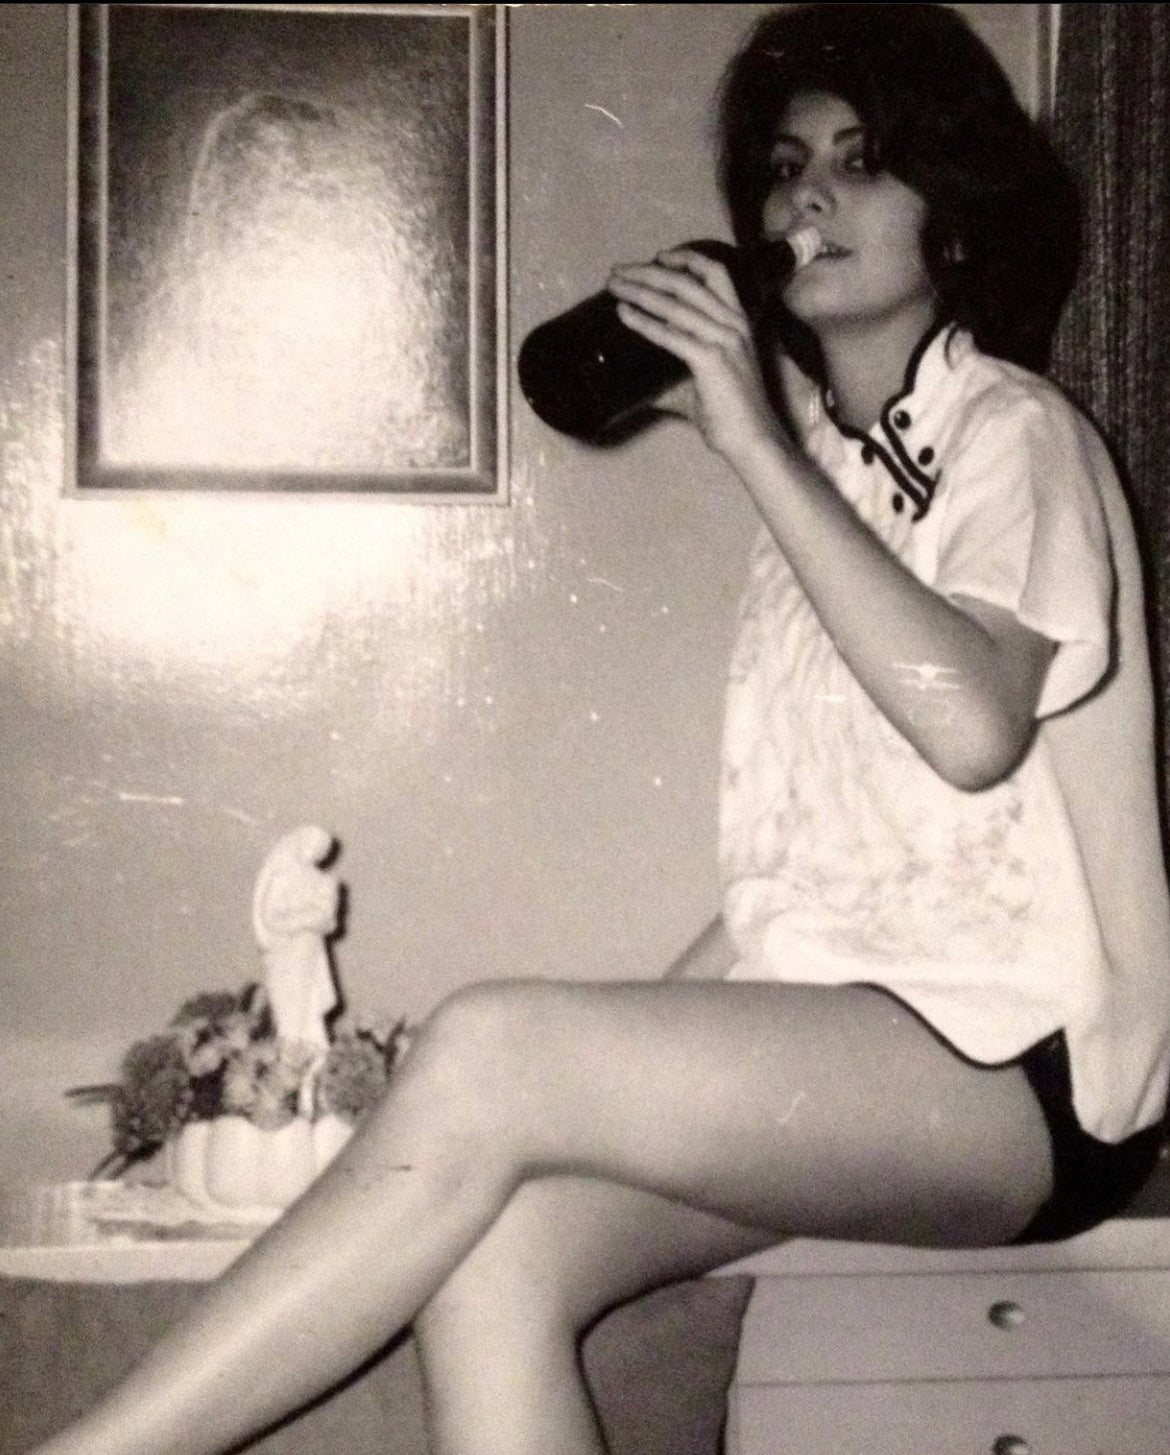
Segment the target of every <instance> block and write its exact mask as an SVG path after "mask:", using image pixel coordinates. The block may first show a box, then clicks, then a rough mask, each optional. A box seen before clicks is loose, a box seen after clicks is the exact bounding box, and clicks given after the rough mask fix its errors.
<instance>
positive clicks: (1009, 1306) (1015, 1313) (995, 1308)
mask: <svg viewBox="0 0 1170 1455" xmlns="http://www.w3.org/2000/svg"><path fill="white" fill-rule="evenodd" d="M987 1317H988V1318H989V1319H990V1320H991V1322H992V1323H993V1324H994V1325H995V1327H996V1328H997V1329H1018V1328H1019V1327H1020V1325H1021V1324H1022V1323H1023V1322H1024V1310H1023V1309H1022V1308H1021V1307H1020V1306H1019V1304H1018V1303H1013V1302H1012V1301H1011V1299H1010V1298H1005V1299H1004V1300H1002V1302H1000V1303H993V1304H992V1305H991V1307H990V1308H989V1309H988V1310H987ZM1005 1451H1006V1455H1014V1452H1012V1451H1010V1450H1007V1447H1006V1446H1005V1449H1004V1450H1003V1451H1001V1450H998V1449H997V1450H996V1455H1005Z"/></svg>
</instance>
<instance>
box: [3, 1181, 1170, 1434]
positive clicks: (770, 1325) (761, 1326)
mask: <svg viewBox="0 0 1170 1455" xmlns="http://www.w3.org/2000/svg"><path fill="white" fill-rule="evenodd" d="M75 1212H76V1209H74V1208H73V1207H72V1205H71V1204H68V1203H67V1206H66V1209H65V1216H64V1221H63V1223H62V1227H64V1228H65V1229H66V1231H68V1230H69V1226H71V1225H72V1223H73V1222H74V1221H76V1218H75V1216H74V1214H75ZM74 1231H76V1230H74ZM69 1242H70V1239H68V1238H67V1239H64V1243H66V1244H68V1243H69ZM245 1246H246V1241H245V1240H244V1239H243V1238H242V1237H241V1238H240V1239H232V1238H230V1237H228V1238H223V1239H222V1240H220V1239H214V1240H207V1241H192V1242H188V1241H183V1240H179V1241H175V1242H168V1243H161V1244H160V1243H148V1244H141V1243H138V1242H135V1241H134V1240H126V1241H115V1242H111V1243H105V1244H103V1245H97V1246H85V1245H84V1244H79V1243H73V1244H72V1245H71V1246H69V1245H58V1246H28V1245H25V1246H7V1247H3V1246H0V1275H4V1276H8V1277H24V1278H40V1279H44V1278H49V1279H60V1280H66V1281H70V1282H82V1283H84V1282H95V1283H131V1282H138V1281H143V1282H149V1281H151V1280H155V1279H172V1280H173V1279H179V1280H197V1281H201V1280H204V1279H208V1278H213V1277H215V1276H216V1275H217V1274H218V1273H219V1272H220V1271H221V1270H222V1269H223V1268H224V1267H226V1266H227V1264H228V1263H230V1262H231V1261H232V1260H233V1259H234V1258H235V1257H237V1256H238V1255H239V1253H240V1252H242V1251H243V1248H244V1247H245ZM727 1271H728V1272H749V1273H751V1274H752V1275H753V1276H754V1277H755V1279H756V1287H755V1291H754V1293H753V1295H752V1299H751V1303H750V1306H749V1308H748V1312H747V1317H746V1320H745V1323H744V1329H743V1338H742V1341H741V1347H740V1356H739V1362H738V1368H737V1373H736V1378H735V1383H734V1386H733V1388H732V1392H731V1404H730V1411H729V1428H728V1441H727V1455H1170V1218H1167V1217H1149V1218H1133V1219H1117V1220H1115V1221H1113V1222H1111V1223H1107V1224H1106V1225H1105V1226H1103V1227H1101V1228H1097V1229H1095V1230H1094V1231H1093V1232H1091V1233H1087V1234H1085V1235H1084V1236H1082V1237H1080V1238H1075V1239H1072V1240H1071V1241H1069V1242H1066V1243H1058V1244H1052V1245H1037V1246H1033V1247H1028V1248H1014V1249H1013V1248H1009V1249H994V1250H989V1251H980V1252H967V1253H955V1252H927V1251H919V1250H907V1249H898V1248H885V1247H874V1246H869V1245H863V1244H830V1243H812V1242H805V1241H802V1240H799V1239H798V1240H794V1241H792V1242H790V1243H788V1244H785V1245H783V1246H782V1247H779V1248H776V1249H774V1250H772V1251H771V1252H769V1253H766V1254H763V1255H760V1256H758V1257H755V1258H750V1259H746V1260H744V1261H743V1262H742V1263H737V1264H734V1265H732V1266H731V1268H729V1269H728V1270H727Z"/></svg>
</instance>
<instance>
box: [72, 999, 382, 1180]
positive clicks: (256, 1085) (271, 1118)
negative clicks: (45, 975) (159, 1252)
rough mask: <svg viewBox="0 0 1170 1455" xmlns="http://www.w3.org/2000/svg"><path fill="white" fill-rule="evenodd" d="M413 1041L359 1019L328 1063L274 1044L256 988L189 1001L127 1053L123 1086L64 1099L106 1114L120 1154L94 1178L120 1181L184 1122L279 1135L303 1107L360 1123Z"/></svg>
mask: <svg viewBox="0 0 1170 1455" xmlns="http://www.w3.org/2000/svg"><path fill="white" fill-rule="evenodd" d="M407 1040H408V1031H407V1028H406V1024H405V1022H403V1021H389V1020H376V1019H375V1020H368V1019H363V1020H357V1021H355V1022H354V1023H353V1024H352V1025H349V1026H346V1027H344V1028H338V1029H335V1031H334V1035H333V1043H332V1045H331V1046H330V1048H329V1051H328V1052H327V1054H326V1055H325V1057H324V1058H323V1059H322V1058H321V1056H320V1053H319V1052H318V1050H317V1049H316V1048H315V1047H312V1046H303V1045H297V1044H289V1043H287V1042H281V1041H279V1040H277V1038H276V1033H275V1025H274V1022H273V1018H272V1012H271V1009H270V1007H269V1004H268V997H267V995H266V994H265V992H264V989H263V987H262V986H260V985H258V984H251V985H246V986H245V987H244V988H243V990H241V991H240V992H239V993H238V994H237V993H233V992H231V991H212V992H205V993H203V994H201V995H196V996H194V997H192V998H191V999H190V1000H188V1001H186V1002H185V1003H184V1004H183V1005H182V1006H181V1007H180V1008H179V1011H178V1013H177V1014H176V1015H175V1017H174V1019H173V1020H172V1021H171V1028H170V1030H169V1031H168V1032H167V1033H166V1034H163V1035H156V1036H150V1037H148V1038H147V1039H146V1040H143V1041H138V1042H136V1043H135V1044H134V1045H133V1046H131V1047H130V1049H129V1050H128V1051H127V1052H126V1055H125V1056H124V1057H123V1058H122V1064H121V1067H120V1068H119V1070H120V1079H119V1080H118V1081H116V1082H113V1083H110V1084H106V1085H101V1086H82V1087H75V1088H74V1089H73V1090H71V1091H69V1092H68V1093H67V1095H68V1096H69V1097H71V1098H72V1099H73V1100H75V1101H77V1102H79V1103H81V1104H83V1105H95V1104H102V1103H104V1104H105V1105H107V1106H109V1108H110V1116H111V1124H112V1125H111V1130H112V1140H113V1151H112V1152H111V1153H110V1155H109V1156H108V1157H106V1158H105V1159H104V1160H103V1161H102V1163H100V1164H99V1166H98V1168H96V1169H95V1171H94V1174H93V1175H94V1176H99V1175H103V1174H105V1175H109V1176H119V1175H120V1174H121V1173H122V1172H124V1171H125V1170H126V1168H127V1167H128V1166H130V1164H131V1163H133V1162H136V1161H139V1160H140V1159H142V1158H144V1157H149V1156H151V1155H153V1154H154V1153H155V1152H157V1151H158V1150H159V1148H160V1147H162V1146H163V1144H164V1143H165V1142H166V1141H168V1140H169V1139H170V1138H171V1137H173V1136H175V1135H176V1134H177V1133H178V1131H179V1130H180V1129H181V1128H182V1126H183V1125H184V1124H185V1123H187V1122H192V1121H210V1120H212V1119H213V1118H215V1117H219V1116H224V1115H235V1116H244V1117H247V1118H248V1119H249V1120H250V1121H252V1122H253V1123H255V1125H256V1126H258V1127H261V1128H265V1129H268V1130H275V1129H277V1128H279V1127H283V1126H287V1125H288V1123H289V1122H291V1121H292V1120H293V1118H294V1117H296V1116H297V1115H299V1114H301V1113H302V1112H304V1111H305V1110H306V1108H312V1111H313V1114H314V1115H316V1116H321V1115H324V1114H325V1113H326V1112H329V1111H334V1112H336V1113H338V1114H339V1115H341V1116H343V1117H345V1118H346V1119H347V1120H349V1121H353V1122H356V1121H357V1120H359V1119H360V1117H362V1116H363V1115H364V1114H365V1113H366V1112H367V1111H369V1110H370V1108H371V1107H372V1106H373V1105H374V1104H375V1103H376V1102H377V1101H378V1100H379V1099H380V1098H381V1095H382V1093H383V1092H384V1090H385V1088H386V1083H387V1081H388V1080H389V1077H390V1073H391V1071H392V1069H393V1067H394V1066H395V1065H396V1063H397V1062H398V1060H399V1059H400V1058H401V1056H402V1054H403V1052H404V1050H405V1047H406V1044H407Z"/></svg>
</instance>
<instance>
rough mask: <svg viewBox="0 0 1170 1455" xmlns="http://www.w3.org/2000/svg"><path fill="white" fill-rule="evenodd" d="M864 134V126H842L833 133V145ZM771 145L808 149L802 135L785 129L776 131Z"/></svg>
mask: <svg viewBox="0 0 1170 1455" xmlns="http://www.w3.org/2000/svg"><path fill="white" fill-rule="evenodd" d="M864 135H865V127H864V126H860V125H858V126H844V127H842V128H841V130H840V131H835V132H834V133H833V145H834V146H840V145H841V144H842V143H843V142H850V141H856V140H857V138H858V137H863V136H864ZM772 145H773V146H781V145H786V146H792V147H797V148H798V149H800V150H802V151H806V152H807V151H810V150H811V148H810V146H809V144H808V142H807V141H806V140H805V139H804V137H802V136H793V135H792V134H791V133H790V132H787V131H778V132H777V133H776V135H775V137H774V138H773V140H772Z"/></svg>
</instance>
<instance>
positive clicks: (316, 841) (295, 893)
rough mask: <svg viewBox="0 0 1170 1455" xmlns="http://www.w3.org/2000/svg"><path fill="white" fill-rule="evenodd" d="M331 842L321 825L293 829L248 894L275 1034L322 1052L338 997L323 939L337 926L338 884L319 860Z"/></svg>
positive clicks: (263, 866)
mask: <svg viewBox="0 0 1170 1455" xmlns="http://www.w3.org/2000/svg"><path fill="white" fill-rule="evenodd" d="M333 846H334V841H333V836H332V835H331V834H329V833H327V832H326V831H325V830H324V829H322V828H318V827H316V826H315V825H311V824H310V825H306V826H304V827H302V828H299V829H294V830H293V831H292V833H289V834H286V835H285V836H284V837H283V838H282V839H280V840H279V841H278V842H277V844H276V846H275V847H274V848H273V849H272V850H271V851H270V852H269V855H268V857H267V858H266V859H265V860H264V863H263V865H262V867H261V869H260V873H259V876H258V877H257V879H256V889H255V892H254V893H253V896H252V927H253V930H254V932H255V935H256V941H257V944H258V945H259V946H260V955H261V958H262V960H263V962H264V978H265V984H266V986H267V990H268V999H269V1003H270V1005H271V1006H272V1016H273V1020H274V1021H275V1023H276V1034H277V1036H278V1037H279V1038H280V1039H281V1040H282V1041H289V1042H294V1041H295V1042H300V1043H301V1044H302V1045H305V1046H311V1047H314V1048H315V1049H317V1050H319V1051H320V1052H321V1053H322V1054H323V1053H324V1052H325V1050H326V1049H327V1048H328V1045H329V1033H328V1031H327V1029H326V1024H325V1018H326V1016H327V1015H328V1014H329V1012H330V1011H331V1010H332V1009H333V1008H334V1006H335V1005H336V1004H337V988H336V986H335V984H334V980H333V971H332V968H331V966H330V964H329V954H328V952H327V950H326V948H325V940H326V938H327V937H328V936H329V935H331V934H333V933H334V931H335V930H336V929H337V913H338V904H339V900H340V888H339V885H338V882H337V879H336V877H335V876H334V875H332V874H328V873H326V872H325V871H324V870H323V869H320V868H319V867H318V865H320V864H321V863H322V862H323V861H324V860H325V859H326V858H328V856H329V854H330V853H331V852H332V850H333Z"/></svg>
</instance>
